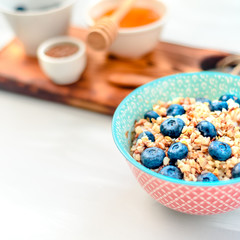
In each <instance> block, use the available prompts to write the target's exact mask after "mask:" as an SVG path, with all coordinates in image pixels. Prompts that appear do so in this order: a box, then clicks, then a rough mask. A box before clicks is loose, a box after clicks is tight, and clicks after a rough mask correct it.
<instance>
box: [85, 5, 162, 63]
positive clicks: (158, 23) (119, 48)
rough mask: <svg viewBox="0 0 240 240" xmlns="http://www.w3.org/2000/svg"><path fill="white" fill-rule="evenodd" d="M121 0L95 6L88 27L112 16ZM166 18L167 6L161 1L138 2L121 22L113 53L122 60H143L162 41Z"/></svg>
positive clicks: (91, 10)
mask: <svg viewBox="0 0 240 240" xmlns="http://www.w3.org/2000/svg"><path fill="white" fill-rule="evenodd" d="M120 3H121V0H103V1H101V2H98V3H97V4H95V5H93V6H91V7H90V8H89V9H88V11H87V14H86V17H85V19H86V24H87V25H88V27H89V28H90V27H92V26H93V25H94V24H95V22H96V21H97V20H99V19H100V18H102V17H106V16H110V15H111V14H112V13H113V12H114V11H115V10H116V9H117V7H118V6H119V4H120ZM165 19H166V6H165V5H164V4H163V3H162V2H160V1H158V0H138V1H136V3H135V4H134V6H133V7H132V8H131V9H130V10H129V12H128V13H127V14H126V15H125V17H124V18H123V19H122V20H121V21H120V23H119V30H118V35H117V37H116V39H115V40H114V42H113V44H112V45H111V46H110V48H109V52H110V53H111V54H113V55H116V56H119V57H127V58H139V57H141V56H143V55H145V54H147V53H149V52H151V51H152V50H153V49H154V47H155V46H156V44H157V43H158V41H159V38H160V34H161V31H162V29H163V26H164V22H165Z"/></svg>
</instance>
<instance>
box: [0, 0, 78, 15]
mask: <svg viewBox="0 0 240 240" xmlns="http://www.w3.org/2000/svg"><path fill="white" fill-rule="evenodd" d="M76 1H77V0H66V1H64V2H63V3H61V4H60V5H59V6H58V7H56V8H50V9H46V10H42V11H41V10H36V11H26V12H24V11H23V12H21V11H14V10H11V9H10V10H9V9H7V8H4V7H3V5H0V12H1V13H3V14H8V15H12V16H18V17H34V16H45V15H48V14H53V13H56V12H59V11H62V10H64V9H67V8H69V7H72V6H73V5H74V4H75V3H76Z"/></svg>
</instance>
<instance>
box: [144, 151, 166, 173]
mask: <svg viewBox="0 0 240 240" xmlns="http://www.w3.org/2000/svg"><path fill="white" fill-rule="evenodd" d="M165 156H166V155H165V153H164V151H163V150H162V149H160V148H156V147H151V148H146V149H145V150H144V151H143V152H142V154H141V162H142V164H143V165H144V166H145V167H147V168H150V169H156V168H158V167H160V166H161V165H162V164H163V159H164V158H165Z"/></svg>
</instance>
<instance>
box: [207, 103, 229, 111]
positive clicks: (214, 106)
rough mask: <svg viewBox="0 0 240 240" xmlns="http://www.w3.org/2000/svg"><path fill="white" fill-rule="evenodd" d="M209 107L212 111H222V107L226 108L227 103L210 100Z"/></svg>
mask: <svg viewBox="0 0 240 240" xmlns="http://www.w3.org/2000/svg"><path fill="white" fill-rule="evenodd" d="M210 109H211V111H212V112H214V111H222V110H223V109H226V110H228V104H227V102H212V104H211V106H210Z"/></svg>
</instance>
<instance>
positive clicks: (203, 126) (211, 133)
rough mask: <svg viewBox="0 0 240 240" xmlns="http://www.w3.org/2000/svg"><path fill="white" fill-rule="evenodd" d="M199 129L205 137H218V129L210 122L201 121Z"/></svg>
mask: <svg viewBox="0 0 240 240" xmlns="http://www.w3.org/2000/svg"><path fill="white" fill-rule="evenodd" d="M197 129H198V131H199V132H200V133H201V134H202V135H203V136H204V137H210V138H214V137H216V136H217V131H216V128H215V127H214V125H213V124H212V123H210V122H208V121H201V122H200V123H198V125H197Z"/></svg>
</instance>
